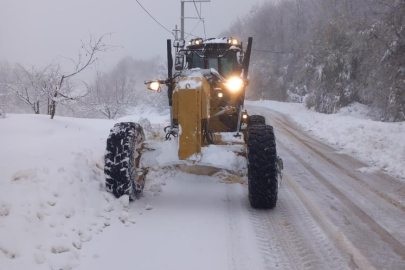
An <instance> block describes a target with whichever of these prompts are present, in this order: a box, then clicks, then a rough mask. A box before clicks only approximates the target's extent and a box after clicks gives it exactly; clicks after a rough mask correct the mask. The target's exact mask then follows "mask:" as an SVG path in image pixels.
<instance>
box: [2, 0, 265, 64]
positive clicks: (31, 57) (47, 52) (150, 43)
mask: <svg viewBox="0 0 405 270" xmlns="http://www.w3.org/2000/svg"><path fill="white" fill-rule="evenodd" d="M139 2H140V3H141V4H142V5H143V6H144V7H145V8H146V9H147V10H148V11H149V12H150V13H151V14H152V15H153V16H154V17H155V18H156V19H157V20H158V21H159V22H160V23H162V24H163V25H164V26H165V27H166V28H168V29H170V30H172V29H174V26H175V25H176V24H177V25H178V26H179V28H180V0H139ZM256 2H262V1H255V0H238V1H234V0H212V1H211V3H203V4H202V17H204V18H205V22H206V33H207V37H216V36H217V35H219V34H220V33H221V32H222V31H224V30H226V29H227V28H228V27H229V25H230V24H231V23H232V21H233V20H234V19H235V18H237V17H238V16H243V15H244V14H246V13H247V12H249V10H250V8H251V7H252V5H253V4H255V3H256ZM185 5H186V16H191V17H196V16H197V13H196V11H195V7H194V4H193V3H192V2H191V3H186V4H185ZM197 6H198V8H199V4H197ZM197 22H198V20H191V19H189V20H186V32H190V31H191V30H192V28H194V26H195V25H196V23H197ZM109 32H113V33H114V34H113V35H112V36H111V37H107V38H106V39H105V42H106V43H108V44H111V45H116V46H118V47H117V48H116V49H115V50H114V51H110V52H107V53H103V54H102V55H100V58H101V59H102V62H101V64H100V66H101V67H100V68H107V69H108V68H109V67H111V66H113V65H114V64H115V63H116V62H117V61H119V60H120V59H121V58H122V57H124V56H127V55H128V56H132V57H135V58H149V57H153V56H155V55H162V56H163V55H164V54H165V44H166V43H165V40H166V39H167V38H172V36H171V35H170V33H168V32H166V31H165V30H164V29H162V28H161V27H160V26H159V25H158V24H157V23H156V22H154V21H153V20H152V19H151V18H150V17H149V16H148V15H147V14H146V12H145V11H143V10H142V9H141V7H140V6H139V5H138V4H137V2H136V1H135V0H114V1H111V0H110V1H107V0H69V1H67V0H64V1H61V0H35V1H31V0H0V60H1V61H8V62H11V63H13V62H20V63H22V64H25V65H39V66H40V65H45V64H47V63H49V62H51V61H53V60H57V61H62V62H64V63H65V64H64V65H66V66H67V62H66V61H65V60H63V58H62V57H61V56H64V57H72V58H75V57H76V56H77V52H78V50H79V48H80V46H81V40H83V41H88V40H89V35H90V34H91V35H93V36H95V37H99V36H100V35H102V34H105V33H109ZM193 34H194V35H198V36H204V31H203V25H202V23H200V24H199V25H198V27H197V28H196V29H195V30H194V32H193ZM186 36H187V35H186Z"/></svg>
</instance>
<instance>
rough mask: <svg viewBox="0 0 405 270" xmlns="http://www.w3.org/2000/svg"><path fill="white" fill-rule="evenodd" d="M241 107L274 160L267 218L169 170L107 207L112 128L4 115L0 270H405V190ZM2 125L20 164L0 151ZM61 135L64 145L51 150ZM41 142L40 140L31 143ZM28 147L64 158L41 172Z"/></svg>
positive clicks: (204, 179)
mask: <svg viewBox="0 0 405 270" xmlns="http://www.w3.org/2000/svg"><path fill="white" fill-rule="evenodd" d="M248 110H249V112H250V114H253V113H257V114H262V115H264V116H265V117H266V121H267V123H268V124H271V125H274V127H275V132H276V136H277V140H278V141H277V148H278V154H279V155H280V156H281V157H282V158H283V160H284V168H285V169H284V179H283V183H282V187H281V189H280V191H279V200H278V204H277V207H276V208H275V209H273V210H268V211H259V210H253V209H251V208H250V206H249V202H248V199H247V187H246V186H244V185H241V184H237V183H234V184H229V183H223V182H222V181H221V180H220V179H219V178H218V177H209V176H196V175H190V174H186V173H183V172H180V171H175V170H172V169H170V168H161V169H158V168H155V169H153V170H151V171H150V172H149V174H148V178H147V186H146V187H145V192H144V196H143V197H142V198H141V199H140V200H138V201H136V202H133V203H129V204H128V201H127V200H126V199H125V198H121V199H120V200H116V199H115V198H113V197H112V196H111V195H110V194H108V193H106V192H105V190H104V189H103V187H102V184H103V181H104V180H103V175H102V171H101V169H100V159H101V157H102V153H103V151H104V149H103V147H104V144H105V138H106V137H107V135H108V128H109V127H111V126H112V125H113V123H112V122H110V121H99V120H95V121H94V120H80V119H77V120H75V119H72V120H71V119H67V118H66V119H63V118H59V120H58V119H56V120H55V122H51V123H52V124H51V125H53V127H50V126H49V124H48V122H46V121H47V120H48V119H46V120H45V119H44V118H36V117H34V116H29V119H30V123H31V125H32V126H28V127H27V128H24V125H23V123H26V120H23V118H24V117H25V116H24V117H23V116H18V117H17V116H11V118H10V119H5V120H6V121H9V120H13V121H12V122H4V123H5V124H4V125H5V126H7V125H8V124H7V123H9V124H11V123H13V124H14V125H10V126H9V127H7V128H5V129H4V130H1V128H2V126H1V123H0V131H7V132H9V133H10V134H8V135H7V134H6V133H4V132H3V133H1V132H0V139H3V141H2V143H3V144H2V145H1V146H2V149H10V150H9V152H8V155H7V156H6V155H0V158H1V159H0V161H1V162H3V163H1V164H0V166H1V167H0V168H1V169H2V170H3V171H2V172H1V174H0V270H14V269H71V268H74V269H83V270H84V269H85V270H88V269H98V270H100V269H105V270H110V269H159V270H160V269H176V270H178V269H204V270H206V269H221V270H222V269H240V270H242V269H249V270H250V269H258V270H259V269H299V270H301V269H308V270H310V269H311V270H312V269H322V270H323V269H389V270H396V269H398V270H403V269H405V246H404V245H405V227H404V226H405V213H404V212H405V200H404V199H405V184H404V183H403V182H401V181H399V180H397V179H396V178H393V177H390V176H388V175H386V174H385V173H382V172H380V171H376V170H373V172H372V171H369V170H364V169H362V170H360V171H359V170H358V169H359V168H364V167H367V165H365V164H364V163H362V162H360V161H358V160H356V159H354V158H352V157H349V156H347V155H345V154H342V153H340V152H339V151H337V150H336V149H334V148H332V147H330V146H328V145H326V144H324V143H323V142H321V141H319V140H317V139H314V138H312V137H311V136H310V135H309V134H308V133H306V132H304V131H302V130H301V129H300V128H299V127H298V126H297V125H296V124H294V123H293V122H292V121H291V120H290V119H289V118H288V117H286V116H285V115H283V114H280V113H278V112H275V111H272V110H269V109H266V108H262V107H257V106H252V105H251V106H249V107H248ZM125 120H135V121H138V120H137V119H132V118H131V117H128V118H127V119H125ZM97 121H98V122H97ZM55 125H56V126H60V127H57V128H56V127H55ZM12 126H15V127H16V128H18V130H17V131H18V134H19V137H18V140H19V141H20V142H21V145H20V147H21V148H22V150H19V151H17V152H18V156H13V152H12V151H11V149H13V147H11V146H10V147H8V146H7V144H5V143H4V140H5V139H6V138H7V139H9V140H11V137H10V136H11V134H14V133H13V129H14V127H12ZM30 130H34V131H35V132H36V133H35V134H38V135H41V136H32V134H31V135H30ZM78 132H79V133H80V135H78V134H79V133H78ZM2 134H3V136H4V137H1V136H2ZM49 134H51V135H49ZM62 134H63V136H64V142H65V143H66V145H65V146H64V145H63V144H62V145H60V144H57V142H58V140H57V139H58V138H60V136H61V135H62ZM42 136H46V137H45V138H46V139H47V141H45V142H44V143H43V144H41V145H38V143H40V142H42V140H44V138H42ZM27 138H31V141H28V142H27V141H26V140H27ZM69 138H70V139H71V140H72V141H74V142H78V141H77V140H78V139H79V138H80V143H78V144H77V145H76V144H75V143H72V142H69ZM53 142H55V143H53ZM47 145H50V147H52V148H51V149H46V147H47ZM32 147H34V148H38V149H40V148H41V149H42V150H41V151H42V155H44V153H48V152H49V156H51V154H52V153H54V152H55V151H57V150H59V151H61V149H62V150H63V149H64V150H65V152H63V156H58V155H53V156H52V158H46V159H45V158H44V157H42V158H44V160H47V163H49V164H44V165H41V166H40V164H42V163H41V162H40V161H39V160H38V159H40V158H41V152H39V153H34V152H30V151H29V150H31V148H32ZM58 147H59V148H60V149H59V148H58ZM23 149H28V151H29V152H30V155H27V156H24V155H23V152H24V151H23ZM47 155H48V154H47ZM9 160H12V161H13V164H11V163H10V164H8V165H7V164H5V162H10V161H9ZM17 160H19V162H18V163H16V162H17ZM59 163H65V164H59ZM29 166H31V167H32V168H31V169H30V167H29ZM25 167H27V168H25ZM42 167H43V168H42ZM45 167H47V168H45ZM48 167H49V168H48ZM23 168H25V169H30V170H21V169H23ZM86 168H87V169H86ZM17 169H18V170H19V171H17V172H15V171H16V170H17ZM18 172H19V173H18ZM10 177H11V178H12V180H10ZM30 190H33V191H35V192H33V191H31V192H30ZM13 192H14V193H15V194H14V193H13ZM23 192H27V196H26V197H25V196H23V195H22V194H21V193H23ZM17 193H19V194H17ZM48 193H49V194H48ZM24 194H25V193H24ZM17 195H18V196H17ZM16 196H17V199H16V198H15V197H16ZM13 240H14V241H13Z"/></svg>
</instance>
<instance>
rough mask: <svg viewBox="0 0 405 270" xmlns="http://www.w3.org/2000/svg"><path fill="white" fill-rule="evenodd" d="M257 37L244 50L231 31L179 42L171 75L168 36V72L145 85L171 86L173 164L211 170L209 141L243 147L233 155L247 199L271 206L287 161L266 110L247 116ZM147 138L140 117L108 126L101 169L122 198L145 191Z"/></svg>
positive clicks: (108, 184)
mask: <svg viewBox="0 0 405 270" xmlns="http://www.w3.org/2000/svg"><path fill="white" fill-rule="evenodd" d="M252 40H253V39H252V38H249V40H248V43H247V46H246V50H244V48H243V44H242V42H240V41H239V40H238V39H236V38H232V37H224V38H216V39H214V38H212V39H201V38H196V39H192V40H190V41H189V43H188V45H187V46H185V44H184V43H185V42H184V40H175V41H174V44H173V46H174V47H175V49H176V53H175V57H174V60H175V61H174V64H175V70H174V73H173V56H172V44H171V40H167V59H168V77H167V78H166V79H164V80H154V81H148V82H145V84H146V85H147V88H148V89H149V90H152V91H156V92H161V89H162V86H163V85H166V86H167V95H168V102H169V107H170V126H168V127H166V128H165V133H166V139H167V140H176V142H177V144H178V146H177V150H178V152H177V155H178V164H177V165H178V166H176V167H177V168H183V169H184V168H187V170H186V171H187V172H189V173H197V174H209V173H211V172H212V169H216V168H215V167H216V166H215V164H209V165H207V164H203V163H202V162H201V158H202V156H203V155H204V148H205V147H209V146H210V145H218V147H222V146H223V147H229V146H238V147H236V148H233V149H235V150H234V151H235V152H237V153H235V154H237V155H240V156H244V157H245V159H244V160H246V162H247V166H246V167H247V180H248V181H247V183H248V193H249V201H250V204H251V206H252V207H253V208H264V209H269V208H274V207H275V206H276V203H277V194H278V188H279V185H280V182H281V177H282V175H281V170H282V167H283V164H282V160H281V159H280V158H279V157H278V156H277V151H276V141H275V135H274V130H273V127H272V126H270V125H266V123H265V118H264V117H263V116H260V115H249V114H248V112H247V110H246V109H245V108H244V99H245V91H246V87H247V86H248V84H249V78H248V73H249V62H250V54H251V49H252ZM144 140H145V135H144V131H143V128H142V126H140V125H139V124H137V123H133V122H124V123H117V124H116V125H115V126H114V127H113V128H112V129H111V132H110V135H109V137H108V139H107V151H106V154H105V169H104V172H105V176H106V188H107V190H108V191H110V192H112V193H113V194H114V195H115V196H116V197H117V198H118V197H120V196H123V195H129V197H130V199H131V200H134V199H136V198H137V197H139V196H140V195H141V193H142V190H143V188H144V185H145V176H146V174H147V171H148V168H145V167H143V166H142V165H141V164H142V162H141V159H142V155H143V153H144V152H145V151H147V150H145V145H144V144H142V142H144ZM217 169H218V170H221V168H217ZM231 173H234V174H239V175H238V177H242V178H243V177H245V178H246V175H245V176H243V175H240V173H238V172H231Z"/></svg>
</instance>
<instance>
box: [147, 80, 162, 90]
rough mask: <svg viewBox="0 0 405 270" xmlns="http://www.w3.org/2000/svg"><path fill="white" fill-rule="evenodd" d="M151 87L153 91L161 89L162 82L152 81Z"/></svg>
mask: <svg viewBox="0 0 405 270" xmlns="http://www.w3.org/2000/svg"><path fill="white" fill-rule="evenodd" d="M149 87H150V89H151V90H153V91H159V89H160V83H159V82H152V83H151V84H150V86H149Z"/></svg>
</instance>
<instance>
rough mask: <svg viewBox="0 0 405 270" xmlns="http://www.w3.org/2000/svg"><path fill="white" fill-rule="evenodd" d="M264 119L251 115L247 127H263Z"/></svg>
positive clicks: (261, 116)
mask: <svg viewBox="0 0 405 270" xmlns="http://www.w3.org/2000/svg"><path fill="white" fill-rule="evenodd" d="M265 124H266V119H265V118H264V116H263V115H251V116H249V126H255V125H265Z"/></svg>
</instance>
